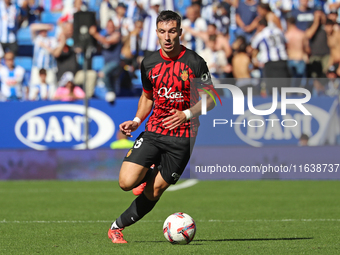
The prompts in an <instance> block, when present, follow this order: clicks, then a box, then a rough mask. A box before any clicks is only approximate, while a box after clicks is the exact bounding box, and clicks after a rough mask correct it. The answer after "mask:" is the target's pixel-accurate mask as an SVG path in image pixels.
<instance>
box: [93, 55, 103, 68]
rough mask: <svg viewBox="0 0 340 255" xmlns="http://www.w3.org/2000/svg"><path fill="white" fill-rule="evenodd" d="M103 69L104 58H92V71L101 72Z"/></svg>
mask: <svg viewBox="0 0 340 255" xmlns="http://www.w3.org/2000/svg"><path fill="white" fill-rule="evenodd" d="M103 67H104V58H103V56H94V57H93V58H92V69H93V70H95V71H97V72H98V71H101V70H102V69H103Z"/></svg>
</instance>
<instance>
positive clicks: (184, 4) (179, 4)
mask: <svg viewBox="0 0 340 255" xmlns="http://www.w3.org/2000/svg"><path fill="white" fill-rule="evenodd" d="M190 5H191V0H181V1H175V11H177V12H179V14H180V15H181V17H183V19H184V17H185V15H186V10H187V8H188V7H189V6H190Z"/></svg>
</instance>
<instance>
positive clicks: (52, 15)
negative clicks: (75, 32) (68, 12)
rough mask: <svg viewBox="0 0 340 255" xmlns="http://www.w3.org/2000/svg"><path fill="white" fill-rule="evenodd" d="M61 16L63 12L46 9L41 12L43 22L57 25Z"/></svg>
mask: <svg viewBox="0 0 340 255" xmlns="http://www.w3.org/2000/svg"><path fill="white" fill-rule="evenodd" d="M60 17H61V12H46V11H44V12H42V13H41V22H42V23H49V24H54V25H56V24H57V22H58V19H59V18H60Z"/></svg>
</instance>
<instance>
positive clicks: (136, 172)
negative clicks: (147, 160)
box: [119, 161, 149, 191]
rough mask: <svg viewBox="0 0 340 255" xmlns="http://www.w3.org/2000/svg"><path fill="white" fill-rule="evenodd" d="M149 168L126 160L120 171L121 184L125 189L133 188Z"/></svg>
mask: <svg viewBox="0 0 340 255" xmlns="http://www.w3.org/2000/svg"><path fill="white" fill-rule="evenodd" d="M148 170H149V168H148V167H144V166H141V165H139V164H137V163H133V162H128V161H124V162H123V164H122V167H121V169H120V172H119V186H120V187H121V189H122V190H124V191H129V190H132V189H133V188H134V187H136V186H137V185H138V184H140V183H141V181H142V180H143V179H144V177H145V175H146V173H147V172H148Z"/></svg>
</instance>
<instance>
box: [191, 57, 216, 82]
mask: <svg viewBox="0 0 340 255" xmlns="http://www.w3.org/2000/svg"><path fill="white" fill-rule="evenodd" d="M195 76H196V83H195V85H196V87H197V88H204V87H210V86H212V84H213V83H212V81H211V74H210V72H209V69H208V66H207V63H206V62H205V61H204V60H203V59H200V61H199V65H197V71H196V74H195Z"/></svg>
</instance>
